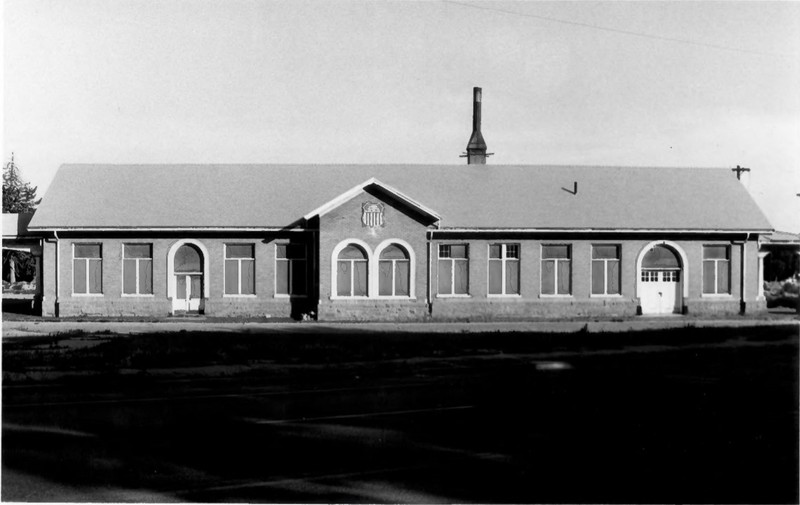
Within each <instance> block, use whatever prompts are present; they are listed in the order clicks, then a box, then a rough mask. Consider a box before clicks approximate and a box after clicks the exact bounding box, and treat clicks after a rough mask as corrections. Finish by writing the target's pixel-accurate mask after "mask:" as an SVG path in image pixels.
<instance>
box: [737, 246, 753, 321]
mask: <svg viewBox="0 0 800 505" xmlns="http://www.w3.org/2000/svg"><path fill="white" fill-rule="evenodd" d="M749 239H750V232H748V233H746V234H745V236H744V242H742V254H741V263H742V265H741V268H740V270H741V279H740V280H739V289H740V295H741V296H740V300H739V314H742V315H744V313H745V311H746V310H747V302H746V301H745V289H746V288H747V277H746V275H747V241H748V240H749Z"/></svg>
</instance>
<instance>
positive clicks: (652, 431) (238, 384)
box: [2, 329, 798, 503]
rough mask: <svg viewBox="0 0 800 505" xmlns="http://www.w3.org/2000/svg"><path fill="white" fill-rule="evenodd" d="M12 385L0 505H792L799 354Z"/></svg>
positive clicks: (727, 344)
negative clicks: (44, 504) (198, 504)
mask: <svg viewBox="0 0 800 505" xmlns="http://www.w3.org/2000/svg"><path fill="white" fill-rule="evenodd" d="M770 331H771V330H770V329H765V330H764V332H763V333H760V334H757V335H755V336H753V335H752V334H751V336H748V337H742V336H741V335H737V333H736V330H732V332H731V335H730V338H728V339H725V340H715V341H711V342H707V343H704V344H698V345H693V346H685V347H680V346H672V347H670V346H650V347H642V346H640V347H636V348H620V349H616V350H613V349H605V350H604V351H602V352H582V353H572V354H560V355H555V354H554V355H552V357H551V359H550V360H546V359H543V357H541V356H539V357H537V358H536V359H533V358H530V357H526V356H512V357H510V358H509V359H502V360H478V361H474V362H470V364H469V366H463V361H462V362H457V359H456V358H453V360H448V359H443V360H439V361H438V362H436V363H433V364H425V363H422V364H419V365H416V366H414V365H409V367H408V369H407V370H405V371H404V372H403V373H398V372H397V370H393V372H392V373H391V374H388V373H381V372H380V370H378V371H373V372H372V373H371V375H369V376H358V377H356V376H346V375H341V376H335V377H334V378H330V379H327V380H326V381H323V382H320V381H310V382H309V381H304V380H303V376H302V372H297V373H298V374H299V375H298V376H297V377H287V378H284V379H283V380H280V379H276V378H274V377H272V378H259V377H247V376H238V377H233V378H226V377H217V378H214V379H200V378H195V379H191V380H153V379H152V378H135V377H134V378H131V377H127V378H124V379H122V378H121V379H119V380H109V381H108V382H105V383H103V384H97V383H86V382H72V383H64V384H50V385H29V386H15V387H4V388H3V408H4V410H3V474H2V498H3V500H11V501H26V500H31V501H42V500H47V501H63V500H66V499H69V500H70V501H204V502H219V501H225V502H237V501H256V502H310V503H314V502H350V503H352V502H373V503H374V502H378V503H382V502H415V503H419V502H425V503H437V502H534V503H541V502H573V503H574V502H635V503H644V502H700V503H702V502H720V503H725V502H738V503H741V502H748V503H791V502H794V503H796V502H797V499H798V494H797V489H798V488H797V485H798V480H797V479H798V477H797V476H798V460H797V447H798V438H797V437H798V425H797V414H798V411H797V407H798V402H797V377H798V339H797V336H796V335H794V334H792V333H787V332H785V331H784V332H782V333H778V332H775V333H774V334H773V333H770Z"/></svg>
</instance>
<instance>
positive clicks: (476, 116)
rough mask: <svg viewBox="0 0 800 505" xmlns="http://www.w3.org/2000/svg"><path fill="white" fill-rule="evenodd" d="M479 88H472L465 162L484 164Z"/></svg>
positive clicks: (480, 94)
mask: <svg viewBox="0 0 800 505" xmlns="http://www.w3.org/2000/svg"><path fill="white" fill-rule="evenodd" d="M482 94H483V93H482V91H481V88H472V135H471V136H470V138H469V144H467V163H468V164H470V165H485V164H486V157H487V156H488V155H487V154H486V142H485V141H484V140H483V135H482V134H481V101H482V98H483V97H482Z"/></svg>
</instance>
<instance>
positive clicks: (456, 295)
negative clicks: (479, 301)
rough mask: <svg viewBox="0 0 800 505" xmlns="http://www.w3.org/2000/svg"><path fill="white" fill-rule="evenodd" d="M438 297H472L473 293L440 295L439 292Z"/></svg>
mask: <svg viewBox="0 0 800 505" xmlns="http://www.w3.org/2000/svg"><path fill="white" fill-rule="evenodd" d="M436 298H472V295H470V294H469V293H467V294H463V295H459V294H455V295H439V294H437V295H436Z"/></svg>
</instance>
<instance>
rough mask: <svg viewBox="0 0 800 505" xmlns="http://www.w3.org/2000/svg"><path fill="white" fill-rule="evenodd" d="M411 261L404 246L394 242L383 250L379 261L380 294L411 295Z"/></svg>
mask: <svg viewBox="0 0 800 505" xmlns="http://www.w3.org/2000/svg"><path fill="white" fill-rule="evenodd" d="M410 266H411V262H410V261H409V258H408V253H407V252H406V250H405V249H403V248H402V247H400V246H398V245H396V244H392V245H390V246H388V247H387V248H386V249H384V250H383V251H381V256H380V259H379V261H378V295H379V296H409V295H410V292H409V278H410V273H411V269H410Z"/></svg>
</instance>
